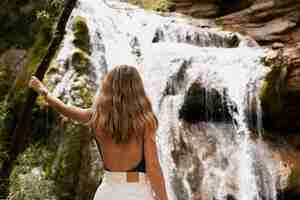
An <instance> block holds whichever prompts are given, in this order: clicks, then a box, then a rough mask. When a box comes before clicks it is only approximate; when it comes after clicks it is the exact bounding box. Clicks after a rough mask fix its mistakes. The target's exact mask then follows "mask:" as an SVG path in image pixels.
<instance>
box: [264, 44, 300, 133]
mask: <svg viewBox="0 0 300 200" xmlns="http://www.w3.org/2000/svg"><path fill="white" fill-rule="evenodd" d="M299 52H300V46H299V47H297V48H287V49H285V50H282V49H281V50H272V51H271V52H270V53H269V54H268V55H267V57H266V58H265V60H264V62H265V63H266V65H268V66H269V67H270V68H271V71H270V73H269V74H268V76H267V78H266V80H265V82H264V84H263V88H262V90H261V94H260V98H261V101H262V109H263V111H264V115H263V123H264V127H265V128H266V129H267V130H285V131H291V132H297V131H298V130H299V128H300V113H299V110H300V106H299V99H300V95H299V92H300V65H299V58H298V55H299Z"/></svg>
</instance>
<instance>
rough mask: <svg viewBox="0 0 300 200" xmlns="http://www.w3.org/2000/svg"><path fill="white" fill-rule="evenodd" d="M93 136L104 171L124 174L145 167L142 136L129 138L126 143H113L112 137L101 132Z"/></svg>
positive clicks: (96, 132)
mask: <svg viewBox="0 0 300 200" xmlns="http://www.w3.org/2000/svg"><path fill="white" fill-rule="evenodd" d="M95 135H96V139H97V142H98V144H99V145H100V151H101V154H102V159H103V162H104V167H105V169H106V170H109V171H118V172H121V171H123V172H124V171H133V170H134V169H135V168H137V167H139V168H140V169H141V168H144V167H145V165H144V163H143V162H144V141H143V134H141V135H139V137H131V138H130V139H129V140H128V142H127V143H115V141H114V140H113V138H112V137H110V136H109V135H107V134H105V133H103V132H101V131H95ZM134 171H135V170H134Z"/></svg>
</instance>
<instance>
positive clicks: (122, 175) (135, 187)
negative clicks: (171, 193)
mask: <svg viewBox="0 0 300 200" xmlns="http://www.w3.org/2000/svg"><path fill="white" fill-rule="evenodd" d="M120 199H122V200H154V197H153V193H152V190H151V186H150V184H149V181H148V180H147V177H146V174H145V173H139V181H138V182H127V175H126V172H109V171H105V172H104V176H103V181H102V183H101V184H100V185H99V187H98V188H97V191H96V193H95V196H94V200H120Z"/></svg>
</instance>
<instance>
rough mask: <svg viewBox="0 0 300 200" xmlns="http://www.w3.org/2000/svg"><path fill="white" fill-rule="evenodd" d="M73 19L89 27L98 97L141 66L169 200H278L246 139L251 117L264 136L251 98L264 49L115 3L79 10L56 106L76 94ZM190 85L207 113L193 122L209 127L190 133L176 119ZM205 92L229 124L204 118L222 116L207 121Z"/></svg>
mask: <svg viewBox="0 0 300 200" xmlns="http://www.w3.org/2000/svg"><path fill="white" fill-rule="evenodd" d="M76 16H82V17H84V18H85V19H86V20H87V25H88V28H89V33H90V36H91V44H92V46H91V55H89V59H90V60H91V65H92V71H93V73H92V74H91V77H92V78H91V80H92V81H93V82H94V83H95V84H96V85H97V87H99V80H101V79H102V77H103V76H104V75H105V73H106V72H107V71H108V70H110V69H111V68H113V67H114V66H116V65H118V64H129V65H134V66H137V68H138V70H139V71H140V73H141V74H142V77H143V80H144V84H145V88H146V92H147V94H148V95H149V97H150V99H151V101H152V103H153V108H154V111H155V113H156V115H157V116H158V119H159V123H160V126H159V129H158V132H157V142H158V148H159V158H160V162H161V164H162V169H163V173H164V176H165V179H166V184H167V191H168V195H169V197H170V199H171V200H183V199H191V200H197V199H202V200H225V199H238V200H263V199H266V200H276V192H275V189H274V188H275V180H274V178H273V174H272V165H271V164H270V163H268V162H267V161H266V159H265V156H266V155H265V153H264V152H261V151H259V145H257V144H256V143H255V142H253V140H252V139H251V127H250V125H249V116H248V115H249V112H251V111H253V110H254V112H256V113H257V116H256V121H257V122H256V127H257V129H258V130H259V131H260V132H261V130H262V128H261V111H260V105H259V99H258V98H257V91H258V89H259V88H260V84H261V81H262V79H263V78H264V75H265V74H266V72H267V69H265V68H264V67H263V66H262V65H261V64H260V57H261V56H262V55H263V54H264V50H263V49H261V48H259V47H258V46H257V45H256V44H255V42H253V41H252V40H251V39H249V38H247V37H244V36H241V35H240V34H237V33H231V32H225V31H221V30H218V29H216V28H215V29H209V28H205V27H201V26H199V25H198V26H196V25H193V24H190V23H189V19H188V18H183V17H181V18H180V17H175V16H168V17H163V16H160V15H158V14H157V13H155V12H150V11H144V10H142V9H139V8H137V7H135V6H132V5H128V4H126V3H122V2H118V1H113V0H110V1H102V0H79V4H78V6H77V8H76V9H75V10H74V11H73V13H72V16H71V19H70V20H69V22H68V26H67V34H66V37H65V39H64V42H63V44H62V48H61V50H60V52H59V53H58V55H57V58H56V61H57V63H60V65H61V68H62V69H61V71H60V72H59V73H60V77H61V80H60V81H57V82H58V84H57V85H56V87H55V89H54V91H55V95H57V96H59V95H60V94H61V93H63V92H65V93H67V92H68V91H69V90H70V88H71V87H72V86H71V85H70V84H71V82H70V79H71V78H72V69H70V66H66V61H67V59H68V57H70V55H71V52H72V51H74V49H75V47H74V45H73V44H72V37H73V36H72V30H71V29H72V28H71V26H72V21H73V20H74V17H76ZM193 84H199V87H200V86H201V87H202V88H204V89H203V90H204V91H205V102H206V105H207V108H206V109H207V110H209V111H207V112H205V113H198V115H206V116H204V118H209V119H208V120H199V122H196V123H192V124H189V123H186V122H185V121H184V120H183V119H181V118H180V110H181V108H182V107H183V105H184V104H185V97H186V94H187V91H188V90H189V88H191V87H192V85H193ZM209 92H212V93H213V94H216V96H218V95H219V96H221V97H220V98H221V99H222V103H221V104H222V105H223V106H225V107H226V108H223V107H222V108H220V109H221V110H222V109H223V111H224V112H225V110H226V111H227V112H228V113H229V114H228V116H229V115H230V117H228V116H227V117H223V118H222V117H216V116H215V115H214V114H213V116H212V117H210V112H213V113H221V111H218V110H217V111H210V110H214V109H215V108H214V106H215V105H214V103H213V102H212V101H211V100H213V99H214V97H210V96H209V95H210V93H209ZM249 99H250V100H249ZM253 102H255V103H253ZM252 104H253V105H254V104H255V106H254V109H253V105H252ZM249 110H251V111H249ZM221 115H222V113H221ZM214 118H218V120H213V119H214ZM227 118H230V119H227Z"/></svg>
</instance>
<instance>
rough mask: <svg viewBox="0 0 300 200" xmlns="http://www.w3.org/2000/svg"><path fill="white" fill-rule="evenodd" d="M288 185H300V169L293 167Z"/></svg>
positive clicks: (294, 186) (296, 186) (293, 186)
mask: <svg viewBox="0 0 300 200" xmlns="http://www.w3.org/2000/svg"><path fill="white" fill-rule="evenodd" d="M288 182H289V186H290V187H292V188H291V189H294V188H298V187H299V186H300V169H293V170H292V172H291V174H290V176H289V179H288Z"/></svg>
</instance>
